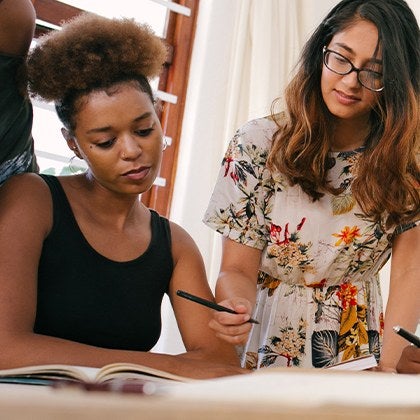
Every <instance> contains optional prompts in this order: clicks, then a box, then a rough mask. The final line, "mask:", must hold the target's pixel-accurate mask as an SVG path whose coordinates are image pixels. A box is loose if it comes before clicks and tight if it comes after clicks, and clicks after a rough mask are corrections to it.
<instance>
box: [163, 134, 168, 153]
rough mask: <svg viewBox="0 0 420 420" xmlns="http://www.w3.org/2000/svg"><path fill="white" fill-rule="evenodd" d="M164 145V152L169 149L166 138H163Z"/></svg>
mask: <svg viewBox="0 0 420 420" xmlns="http://www.w3.org/2000/svg"><path fill="white" fill-rule="evenodd" d="M162 140H163V145H162V151H165V150H166V148H167V147H168V140H166V137H163V139H162Z"/></svg>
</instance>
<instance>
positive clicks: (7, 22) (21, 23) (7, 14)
mask: <svg viewBox="0 0 420 420" xmlns="http://www.w3.org/2000/svg"><path fill="white" fill-rule="evenodd" d="M34 30H35V10H34V7H33V5H32V2H31V1H30V0H2V1H0V53H3V54H6V55H17V56H24V55H25V54H26V53H27V51H28V49H29V46H30V45H31V41H32V38H33V35H34Z"/></svg>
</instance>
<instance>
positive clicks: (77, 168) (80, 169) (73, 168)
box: [67, 155, 86, 175]
mask: <svg viewBox="0 0 420 420" xmlns="http://www.w3.org/2000/svg"><path fill="white" fill-rule="evenodd" d="M75 158H77V159H80V158H79V157H78V156H77V155H73V156H72V157H71V158H70V160H69V164H68V165H67V166H68V168H69V171H70V172H71V173H72V174H73V175H76V174H81V173H84V172H86V168H85V167H84V165H85V163H83V165H75V164H74V159H75ZM80 160H81V161H82V162H83V159H80Z"/></svg>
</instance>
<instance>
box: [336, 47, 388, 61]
mask: <svg viewBox="0 0 420 420" xmlns="http://www.w3.org/2000/svg"><path fill="white" fill-rule="evenodd" d="M334 45H336V46H337V47H340V48H343V50H346V51H347V52H349V53H350V54H353V55H356V53H355V51H354V50H353V49H352V48H350V47H349V46H348V45H346V44H342V43H341V42H336V43H334ZM369 62H370V63H377V64H382V60H380V59H379V58H376V57H370V59H369Z"/></svg>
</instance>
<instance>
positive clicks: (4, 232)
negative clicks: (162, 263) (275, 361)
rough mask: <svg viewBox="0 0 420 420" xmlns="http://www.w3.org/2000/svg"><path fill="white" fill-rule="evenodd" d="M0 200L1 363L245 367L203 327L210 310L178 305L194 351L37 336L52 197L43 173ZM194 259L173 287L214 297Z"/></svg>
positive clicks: (10, 185) (200, 373)
mask: <svg viewBox="0 0 420 420" xmlns="http://www.w3.org/2000/svg"><path fill="white" fill-rule="evenodd" d="M0 203H1V206H0V289H1V290H2V293H0V342H1V343H2V351H1V352H0V368H10V367H16V366H24V365H35V364H46V363H65V364H72V365H85V366H95V367H101V366H103V365H105V364H108V363H112V362H132V363H139V364H143V365H148V366H151V367H155V368H158V369H162V370H166V371H168V372H172V373H176V374H179V375H185V376H190V377H196V378H207V377H216V376H223V375H226V374H234V373H240V372H242V371H241V370H240V368H239V362H238V361H237V360H236V355H235V354H234V352H233V349H232V348H230V346H228V345H226V344H222V343H219V342H218V340H217V339H216V338H215V337H214V335H213V334H212V333H211V331H210V330H209V329H208V327H207V324H208V321H209V319H210V317H211V315H210V314H208V313H204V312H203V313H201V312H199V313H197V314H196V313H192V312H191V311H190V309H186V308H184V307H181V305H180V304H179V303H178V302H175V310H176V313H177V316H178V318H179V319H180V326H181V328H182V333H183V337H184V339H185V340H186V347H187V349H188V350H190V351H191V355H190V354H189V353H187V354H186V355H180V356H172V355H164V354H153V353H150V352H136V351H124V350H111V349H104V348H98V347H94V346H89V345H85V344H81V343H77V342H73V341H69V340H64V339H61V338H56V337H50V336H45V335H40V334H35V333H34V332H33V326H34V322H35V316H36V300H37V273H38V264H39V258H40V255H41V250H42V244H43V241H44V238H45V237H46V236H47V235H48V232H49V231H50V229H51V226H52V200H51V195H50V192H49V189H48V187H47V186H46V185H45V183H44V181H43V180H42V179H41V178H39V177H38V176H36V175H30V174H24V175H18V176H15V177H13V178H11V179H10V180H9V181H7V182H6V183H5V184H4V185H3V186H2V187H0ZM186 248H188V247H186ZM196 252H198V251H196ZM193 260H194V259H193V258H191V259H186V260H185V264H190V263H191V264H193V266H194V264H195V270H196V272H194V271H191V270H190V271H188V270H187V268H186V267H184V269H183V270H181V266H183V265H184V264H181V263H180V262H179V264H180V266H179V267H176V271H177V274H176V278H175V279H174V280H175V284H174V285H173V286H171V290H172V289H174V288H175V287H177V286H179V287H181V285H182V287H185V288H187V287H191V289H192V291H193V292H196V293H202V294H207V297H211V294H210V295H209V294H208V293H209V291H208V289H206V283H205V276H204V277H203V276H202V277H200V276H199V274H201V273H199V271H200V270H201V269H202V267H201V266H200V262H197V261H196V262H194V261H193ZM198 261H200V260H198ZM177 265H178V264H177ZM178 276H179V278H178ZM196 276H198V280H197V277H196ZM181 278H187V279H188V282H189V283H187V284H185V283H184V282H183V281H181ZM171 294H172V293H171ZM187 303H188V302H187ZM194 309H196V308H194ZM206 329H207V331H208V332H206ZM187 330H188V331H187ZM219 344H220V347H219ZM207 345H208V346H207Z"/></svg>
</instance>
